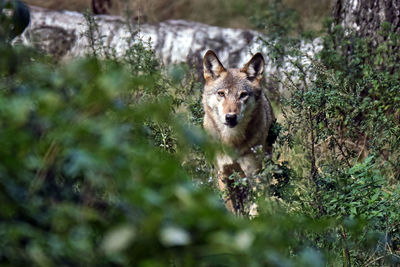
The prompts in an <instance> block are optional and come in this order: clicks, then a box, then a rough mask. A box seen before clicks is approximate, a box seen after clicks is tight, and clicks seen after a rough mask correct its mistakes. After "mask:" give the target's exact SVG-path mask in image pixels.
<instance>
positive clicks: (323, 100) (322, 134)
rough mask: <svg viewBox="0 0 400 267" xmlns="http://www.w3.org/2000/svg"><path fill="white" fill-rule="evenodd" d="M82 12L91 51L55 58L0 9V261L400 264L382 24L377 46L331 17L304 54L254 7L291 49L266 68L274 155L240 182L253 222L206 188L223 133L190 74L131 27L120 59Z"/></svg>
mask: <svg viewBox="0 0 400 267" xmlns="http://www.w3.org/2000/svg"><path fill="white" fill-rule="evenodd" d="M1 3H3V2H1ZM2 7H3V6H2ZM277 7H279V6H277ZM7 8H8V9H10V10H11V11H12V10H13V9H16V8H18V6H7ZM279 8H283V7H282V6H280V7H279ZM272 11H273V10H271V12H272ZM86 18H87V24H88V25H87V26H88V27H87V32H86V36H87V37H89V38H91V39H93V40H91V42H90V44H91V45H90V49H89V51H90V52H89V55H87V56H86V57H83V58H80V59H76V60H72V61H71V62H63V63H60V62H55V61H53V60H52V59H51V58H49V57H47V56H45V55H41V54H40V53H38V52H37V51H34V50H32V49H29V48H26V47H20V46H17V45H15V46H11V45H10V44H9V41H10V38H9V37H8V36H6V35H5V34H4V33H6V34H9V32H10V31H4V29H6V27H9V25H11V24H10V23H13V22H12V21H10V16H9V12H8V13H7V12H3V9H0V22H1V24H0V26H1V27H2V28H1V29H2V31H1V32H0V34H1V35H0V37H2V38H0V39H1V41H0V58H1V61H0V142H1V144H0V145H1V148H2V149H1V150H0V159H1V160H0V238H1V240H2V242H1V243H0V263H1V265H5V266H31V265H38V266H53V265H61V266H81V265H84V266H99V265H101V266H127V265H128V266H129V265H133V266H171V265H173V266H340V265H343V266H367V265H369V266H382V265H390V264H392V265H394V266H396V264H399V262H400V261H399V250H400V232H399V221H400V218H399V213H398V208H399V206H398V203H399V201H400V199H399V198H400V189H399V169H398V166H399V161H398V160H399V157H398V151H399V139H398V136H400V134H399V114H398V112H399V110H400V109H399V98H398V96H397V93H396V92H398V89H399V77H398V75H399V71H398V70H399V69H398V68H399V65H398V64H399V63H398V62H399V61H398V56H397V54H393V53H392V52H391V51H392V50H391V49H392V48H393V47H394V46H398V37H397V36H396V35H394V34H392V33H391V31H390V29H389V28H388V27H387V26H385V25H384V28H383V30H382V33H381V34H382V35H383V36H385V38H384V40H385V41H384V42H382V44H381V45H380V46H379V47H376V48H371V47H370V46H369V44H368V40H365V39H362V38H358V37H357V36H356V35H353V34H349V35H346V34H344V33H343V32H342V30H341V29H340V27H334V28H332V27H329V28H328V30H327V32H326V33H325V35H324V37H323V41H324V49H323V50H322V51H321V52H319V53H318V54H317V55H316V56H315V57H313V58H308V59H309V60H308V61H306V62H308V63H307V64H305V63H304V60H303V59H304V57H306V55H304V54H302V53H301V50H300V49H297V48H299V47H300V45H301V40H300V39H299V38H300V37H299V36H294V35H293V34H292V32H291V29H290V28H287V27H288V25H290V24H284V21H282V20H281V19H280V17H279V16H273V17H269V18H268V19H265V18H263V17H258V18H255V19H259V20H263V21H260V22H259V24H257V25H260V26H262V27H268V25H269V24H271V23H273V24H275V25H274V27H275V28H274V29H277V30H279V31H281V34H273V33H271V34H270V37H271V38H272V39H269V40H265V41H266V42H265V45H266V46H268V48H269V49H270V50H269V51H270V54H269V55H268V56H269V57H270V58H271V60H273V61H274V62H275V63H276V64H278V65H279V64H281V63H282V62H283V61H284V60H285V56H287V55H291V56H292V57H291V58H292V61H291V62H292V63H293V68H292V69H291V70H292V71H291V72H283V76H280V77H275V79H276V80H278V81H279V82H281V83H282V84H283V86H284V87H285V88H286V89H287V90H288V92H289V94H287V95H286V96H285V97H282V98H281V101H280V106H279V107H280V108H281V109H282V111H281V112H282V117H283V119H282V120H281V121H279V122H278V123H276V124H275V125H274V127H273V128H272V129H271V136H273V135H274V136H275V137H276V138H277V140H276V142H275V140H272V139H274V138H272V139H271V140H270V141H271V142H275V145H274V148H275V152H274V156H273V157H272V158H266V159H265V161H264V165H263V170H262V171H261V173H260V174H259V175H258V176H257V177H252V178H251V177H248V178H247V180H246V179H242V178H240V180H239V179H238V180H236V183H237V184H236V185H237V186H238V188H239V187H242V186H244V187H243V188H245V189H249V187H250V191H247V192H248V193H249V194H248V195H247V196H246V197H248V198H249V199H251V201H257V203H258V207H259V215H258V216H257V217H255V218H253V219H251V220H250V219H248V218H246V217H235V216H233V215H232V214H229V213H228V212H227V211H225V209H224V206H223V203H222V200H221V198H220V197H219V196H218V193H217V192H215V190H214V188H215V186H214V179H213V176H214V173H213V169H212V164H211V162H212V159H213V155H214V154H215V153H217V152H218V148H219V145H218V144H215V143H213V142H212V141H211V140H209V139H208V138H207V136H206V135H205V134H204V133H203V131H202V130H201V124H202V116H203V111H202V107H201V101H200V99H201V90H202V85H201V83H199V82H198V81H197V80H196V78H195V76H196V75H194V73H193V72H192V71H191V69H190V68H189V67H188V66H185V65H177V66H172V67H168V68H166V67H163V66H162V65H161V64H160V62H159V61H158V59H157V57H156V55H155V53H154V51H153V50H152V49H151V47H150V46H149V43H148V42H147V40H143V39H141V38H140V37H139V36H140V32H136V31H135V30H132V29H135V27H132V25H130V26H129V25H127V26H128V28H130V29H131V35H132V36H131V38H129V39H127V40H126V42H128V44H129V47H130V49H129V50H127V52H126V54H125V55H123V56H122V57H116V56H115V53H114V51H112V50H110V48H107V47H105V46H104V43H103V42H102V41H101V40H102V38H101V35H100V33H99V32H98V30H97V29H96V27H97V26H96V20H95V17H93V16H91V15H90V14H87V15H86ZM279 23H281V24H282V25H279ZM310 36H311V35H310V34H308V37H310ZM349 51H350V52H351V53H350V52H349ZM349 54H351V57H349V56H348V55H349ZM278 67H279V66H278ZM298 77H300V79H298ZM255 152H257V151H255ZM231 178H232V179H236V178H237V177H231ZM251 179H258V180H259V181H260V182H259V183H253V180H251Z"/></svg>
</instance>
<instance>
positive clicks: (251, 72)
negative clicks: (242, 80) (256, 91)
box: [240, 53, 264, 82]
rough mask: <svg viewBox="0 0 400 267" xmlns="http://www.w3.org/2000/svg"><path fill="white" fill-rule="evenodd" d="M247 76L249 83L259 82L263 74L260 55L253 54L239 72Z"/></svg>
mask: <svg viewBox="0 0 400 267" xmlns="http://www.w3.org/2000/svg"><path fill="white" fill-rule="evenodd" d="M240 71H241V72H244V73H246V74H247V78H248V79H249V80H250V81H254V80H256V81H258V82H259V81H260V80H261V78H262V74H263V72H264V58H263V56H262V55H261V54H260V53H257V54H255V55H254V56H253V57H252V58H251V59H250V61H249V62H247V63H246V65H244V67H243V68H242V69H241V70H240Z"/></svg>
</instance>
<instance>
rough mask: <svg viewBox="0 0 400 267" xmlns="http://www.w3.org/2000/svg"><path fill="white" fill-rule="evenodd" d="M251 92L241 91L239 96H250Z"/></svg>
mask: <svg viewBox="0 0 400 267" xmlns="http://www.w3.org/2000/svg"><path fill="white" fill-rule="evenodd" d="M248 95H249V94H248V93H247V92H241V93H240V95H239V98H242V99H243V98H245V97H246V96H248Z"/></svg>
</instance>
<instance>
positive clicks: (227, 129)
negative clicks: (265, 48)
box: [202, 50, 275, 214]
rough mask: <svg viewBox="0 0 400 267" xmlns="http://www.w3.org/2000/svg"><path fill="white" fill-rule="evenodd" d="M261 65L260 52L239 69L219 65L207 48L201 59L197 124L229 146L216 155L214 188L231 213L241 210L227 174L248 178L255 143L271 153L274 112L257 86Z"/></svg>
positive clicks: (255, 166) (256, 163) (254, 163)
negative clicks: (201, 117) (200, 117)
mask: <svg viewBox="0 0 400 267" xmlns="http://www.w3.org/2000/svg"><path fill="white" fill-rule="evenodd" d="M264 65H265V62H264V58H263V56H262V55H261V54H260V53H257V54H255V55H254V56H253V57H252V58H251V59H250V60H249V61H248V62H247V64H245V65H244V66H243V67H242V68H241V69H235V68H228V69H227V68H225V67H224V66H223V65H222V64H221V62H220V60H219V59H218V57H217V55H216V54H215V53H214V52H213V51H212V50H208V51H207V52H206V54H205V55H204V58H203V75H204V79H205V85H204V90H203V98H202V104H203V108H204V123H203V126H204V129H205V130H206V132H207V133H208V134H209V135H211V136H212V137H213V138H214V139H216V140H217V141H219V142H221V143H222V144H223V145H224V147H228V148H230V150H233V153H225V152H220V153H219V154H217V156H216V168H217V170H218V187H219V189H220V190H221V191H222V192H223V193H224V194H226V196H225V197H224V201H225V206H226V208H227V209H228V210H229V211H231V212H233V213H234V214H238V213H239V212H242V211H241V207H240V204H239V203H238V201H237V199H235V193H234V191H233V190H234V189H233V185H232V184H231V181H230V180H229V179H228V178H229V176H230V175H231V174H233V173H234V172H237V173H239V174H240V175H241V176H242V177H252V176H254V175H255V174H257V173H258V172H259V171H260V169H261V165H262V158H261V157H259V155H257V153H255V151H254V150H255V148H256V147H262V150H263V152H264V153H265V154H267V155H270V154H271V153H272V145H270V144H268V143H267V137H268V132H269V129H270V127H271V125H272V123H273V122H274V120H275V116H274V113H273V110H272V106H271V102H270V101H269V99H268V98H267V97H266V95H265V94H264V91H263V89H262V87H261V85H260V82H261V80H262V77H263V72H264Z"/></svg>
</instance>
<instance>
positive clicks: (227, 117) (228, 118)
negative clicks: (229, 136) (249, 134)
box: [225, 114, 237, 127]
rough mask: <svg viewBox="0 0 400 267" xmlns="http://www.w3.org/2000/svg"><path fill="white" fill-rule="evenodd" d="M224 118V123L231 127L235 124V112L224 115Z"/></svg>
mask: <svg viewBox="0 0 400 267" xmlns="http://www.w3.org/2000/svg"><path fill="white" fill-rule="evenodd" d="M225 120H226V123H227V124H228V125H229V126H231V127H233V126H235V125H236V124H237V116H236V114H226V115H225Z"/></svg>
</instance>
